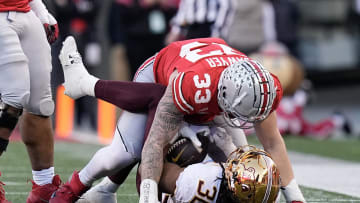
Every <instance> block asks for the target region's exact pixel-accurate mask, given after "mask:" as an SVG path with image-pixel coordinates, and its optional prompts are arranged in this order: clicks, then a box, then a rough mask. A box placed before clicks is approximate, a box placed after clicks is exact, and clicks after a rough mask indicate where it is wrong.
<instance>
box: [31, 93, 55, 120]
mask: <svg viewBox="0 0 360 203" xmlns="http://www.w3.org/2000/svg"><path fill="white" fill-rule="evenodd" d="M25 108H26V110H27V111H28V112H30V113H31V114H35V115H40V116H45V117H48V116H51V115H52V114H53V113H54V109H55V104H54V101H53V100H52V98H51V97H46V98H44V99H42V100H40V101H36V102H35V101H30V102H29V103H28V104H27V105H26V107H25Z"/></svg>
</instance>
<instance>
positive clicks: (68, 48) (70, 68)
mask: <svg viewBox="0 0 360 203" xmlns="http://www.w3.org/2000/svg"><path fill="white" fill-rule="evenodd" d="M210 42H211V44H212V46H211V45H210V44H208V43H210ZM197 43H200V44H202V45H204V46H201V48H204V47H205V48H207V46H209V49H210V50H212V49H214V50H213V51H211V52H210V53H211V54H213V55H210V56H214V58H215V59H212V58H209V60H210V59H211V60H216V57H224V58H225V59H222V60H223V63H224V64H223V63H221V64H223V65H219V67H223V68H226V67H227V66H229V64H231V63H232V62H231V61H228V62H227V61H226V59H227V60H230V59H231V58H232V57H234V60H235V61H233V63H234V66H229V67H228V69H225V70H229V71H232V73H233V74H236V73H238V72H237V71H240V70H242V71H246V70H247V68H250V67H252V66H256V67H257V66H260V65H259V64H258V63H256V62H254V61H252V60H249V61H248V59H247V57H246V56H245V55H242V54H241V53H240V52H238V51H236V50H233V49H231V48H230V47H228V46H227V45H226V44H225V43H224V42H223V41H222V40H220V39H215V38H204V39H195V40H189V41H182V42H178V43H173V44H172V45H170V46H168V47H167V48H165V49H163V50H162V51H161V52H160V54H159V55H157V56H156V57H159V58H160V59H161V60H159V61H156V60H155V65H153V61H152V60H151V58H150V60H148V61H147V62H145V63H144V66H143V67H141V68H140V69H139V70H140V71H139V75H137V78H136V81H137V80H138V79H141V80H140V81H142V80H144V81H142V82H154V80H153V79H151V78H153V77H154V76H153V71H152V68H160V67H158V66H156V64H157V63H160V64H161V63H162V60H165V59H166V54H170V53H171V52H170V51H173V52H172V54H173V56H167V57H174V58H176V57H178V55H177V54H179V52H178V51H180V50H179V49H180V48H181V47H183V48H186V47H188V46H195V45H196V48H198V49H199V50H197V52H198V51H200V52H201V51H202V50H201V48H199V47H198V45H197ZM205 45H207V46H205ZM217 49H223V51H224V52H225V53H223V52H220V51H218V52H216V50H217ZM208 51H209V50H208ZM197 52H196V53H197ZM165 53H166V54H165ZM205 53H207V52H205ZM226 53H227V54H226ZM164 54H165V55H164ZM188 54H189V58H187V57H186V58H185V59H179V62H180V61H182V60H185V61H183V62H184V63H185V64H186V63H189V62H188V61H190V62H191V60H192V58H191V57H190V56H191V54H190V53H188ZM185 56H186V55H185ZM196 56H197V55H196V54H195V58H196ZM200 56H202V55H200ZM206 56H207V55H206ZM229 57H230V58H229ZM236 58H238V62H236ZM240 58H244V59H245V60H244V61H242V60H240ZM60 59H61V61H62V64H63V68H64V71H65V72H64V73H65V79H66V80H65V81H66V83H65V89H67V90H66V92H65V93H66V94H67V95H69V96H71V97H73V98H78V97H80V96H83V95H92V96H94V95H95V92H94V87H95V85H96V84H100V83H97V82H98V79H97V78H95V77H93V76H91V75H88V73H87V72H86V71H85V69H84V67H83V64H82V62H81V58H80V56H79V53H77V51H76V44H75V41H74V40H73V38H68V39H67V40H66V41H65V42H64V46H63V49H62V53H61V55H60ZM200 59H201V57H200ZM219 60H220V59H219ZM165 61H172V60H165ZM208 63H209V66H211V64H213V63H211V61H210V62H209V61H208ZM243 63H244V64H243ZM247 63H250V64H252V66H251V65H249V64H247ZM205 64H207V63H205ZM205 64H204V68H205V67H206V65H205ZM226 64H227V65H226ZM240 64H243V66H244V68H242V69H241V67H239V66H240ZM167 67H171V65H165V67H164V68H167ZM148 70H150V71H149V72H147V71H148ZM171 70H172V69H171V68H170V73H171ZM180 70H181V69H180ZM214 70H216V69H214ZM218 70H219V71H220V72H218V73H221V71H222V69H221V68H219V69H218ZM159 71H160V70H159ZM259 71H260V72H261V73H262V71H264V72H265V73H263V74H268V75H267V76H266V77H265V75H264V76H263V77H264V78H263V79H264V80H266V79H265V78H267V79H268V80H269V81H268V82H269V87H267V88H269V89H270V90H269V91H270V93H268V94H272V96H270V95H268V97H267V98H268V99H265V101H266V102H264V104H263V105H265V106H266V108H265V107H264V108H263V110H261V111H260V107H259V109H258V110H255V109H252V108H251V107H248V108H246V110H244V112H242V113H244V114H245V115H249V114H250V115H253V113H255V114H257V113H256V112H258V113H259V112H260V115H258V116H255V115H253V116H249V117H246V116H245V117H244V118H243V119H244V121H245V122H250V123H252V122H255V120H256V121H259V122H256V124H255V128H256V129H257V133H258V134H257V135H258V136H259V137H260V138H261V139H260V140H262V139H264V140H262V141H263V142H262V143H263V145H264V147H265V148H267V146H268V145H269V144H270V143H271V142H270V141H272V142H278V141H280V140H278V139H279V138H281V137H279V136H278V135H279V133H278V131H276V129H277V128H276V120H274V119H275V117H274V116H275V115H274V114H270V112H271V111H272V110H273V109H275V108H276V105H277V101H278V100H275V96H278V95H277V93H276V92H279V95H280V97H281V93H280V92H281V87H280V86H277V85H279V83H278V81H277V80H276V77H274V79H273V80H272V77H273V76H270V75H269V73H268V72H266V71H265V70H264V69H262V68H261V70H259ZM224 72H225V73H224V74H225V75H224V76H221V78H222V82H224V83H221V84H222V85H225V86H228V88H227V89H226V90H225V88H223V89H221V87H222V86H221V85H220V90H219V91H224V92H221V93H219V95H220V96H219V105H220V106H221V108H223V109H226V112H232V115H237V116H240V117H241V115H242V113H240V112H241V110H240V109H238V111H239V112H236V111H235V110H231V108H232V107H230V106H229V104H225V103H226V102H227V100H226V99H225V100H224V98H222V97H226V98H228V97H232V96H234V95H232V93H231V90H234V89H232V88H235V89H236V87H233V86H232V84H233V82H234V81H228V80H232V79H231V78H230V77H228V74H230V73H229V72H228V71H224ZM146 73H147V74H146ZM214 73H216V72H214ZM214 73H211V72H209V74H214ZM182 74H184V73H182ZM244 74H245V75H246V74H249V73H244ZM167 75H168V76H169V75H170V74H167ZM190 75H191V74H190ZM250 75H251V74H250ZM160 76H161V75H160ZM205 76H206V74H205ZM216 76H217V75H215V76H214V77H215V80H216ZM209 77H210V76H209ZM254 77H255V76H254ZM67 78H68V80H67ZM195 78H196V77H195ZM178 79H179V77H178ZM209 79H210V78H208V79H206V81H207V82H205V81H204V80H201V83H200V81H197V80H198V79H194V80H195V81H196V82H195V85H197V82H198V83H199V85H201V84H202V83H204V82H205V84H208V85H209V86H210V81H208V80H209ZM235 79H236V80H237V79H238V78H237V77H235ZM162 80H166V78H165V79H164V78H162ZM274 80H275V82H274ZM75 81H76V82H75ZM191 81H193V79H191ZM237 81H241V74H240V75H239V80H237ZM248 81H251V80H248ZM164 83H165V84H166V82H162V83H160V84H164ZM215 83H217V82H216V81H215ZM176 84H177V85H179V84H178V83H176ZM180 84H181V83H180ZM189 84H192V82H189ZM209 86H206V87H209ZM255 86H257V85H256V84H255ZM275 86H276V87H277V88H275ZM199 87H200V86H199ZM249 87H253V85H249ZM209 88H210V87H209ZM168 89H169V88H168ZM170 89H172V88H171V87H170ZM185 89H186V90H188V89H187V88H185ZM191 89H192V88H191ZM191 89H190V90H191ZM215 89H216V90H217V85H216V88H214V91H216V90H215ZM176 90H177V88H176ZM195 90H196V88H195ZM228 91H230V92H228ZM205 92H207V91H205ZM168 94H169V92H168ZM182 94H185V95H186V94H190V99H191V98H192V97H191V95H192V93H182ZM244 94H245V93H244ZM165 95H166V93H165ZM113 96H115V95H113ZM199 96H200V95H198V96H195V103H194V101H191V100H190V101H188V102H190V103H191V104H192V105H198V106H197V107H196V108H197V110H195V112H194V113H193V114H190V117H188V119H192V121H193V122H194V121H195V120H194V119H196V121H198V122H199V121H200V122H201V121H211V120H212V119H213V117H214V116H215V115H216V114H217V113H216V112H220V111H221V110H220V109H217V108H218V107H217V104H218V103H217V98H216V97H214V99H213V100H211V101H216V102H215V103H213V104H214V105H215V104H216V106H214V107H213V108H208V109H207V108H205V111H210V112H209V114H205V115H206V116H205V117H201V116H200V115H197V114H196V111H198V110H201V109H204V107H206V105H208V104H207V103H208V102H209V101H210V98H209V93H207V95H205V96H202V97H199ZM244 96H246V94H245V95H244ZM164 97H166V96H164ZM164 97H163V98H164ZM167 97H169V98H171V101H170V100H169V102H172V97H170V96H169V95H168V96H167ZM198 97H199V98H198ZM249 98H251V96H249ZM276 98H278V97H276ZM179 99H180V100H179ZM278 99H280V98H278ZM181 100H182V99H181V98H176V101H177V102H178V101H181ZM199 101H202V102H199ZM236 101H237V100H236ZM250 101H251V102H250V103H252V102H253V100H251V99H250ZM174 102H175V101H174ZM182 102H185V101H182ZM196 102H198V103H200V104H201V103H205V104H204V105H203V107H201V105H199V104H196ZM160 103H161V102H160ZM239 103H240V100H239V101H238V102H237V103H236V104H239ZM242 104H243V105H245V104H247V102H245V101H242ZM172 105H175V104H172ZM178 105H181V106H182V107H183V104H181V103H178ZM249 105H250V104H249ZM258 105H259V104H258ZM273 105H274V106H275V107H274V106H273ZM226 106H228V107H229V108H230V109H227V107H226ZM234 106H236V105H234ZM251 106H253V105H251ZM255 106H256V105H255ZM174 107H175V106H174ZM158 108H159V107H158ZM179 108H180V107H179ZM188 108H190V107H188ZM174 111H175V109H174ZM184 111H185V112H187V111H189V110H187V109H185V110H184ZM249 111H250V112H249ZM167 113H168V112H167ZM179 114H180V112H179ZM268 114H270V117H269V118H268V119H265V118H266V116H267V115H268ZM271 115H272V116H271ZM137 116H139V115H137ZM196 116H200V117H196ZM149 117H150V116H149ZM123 118H124V117H121V119H123ZM181 118H182V117H181ZM186 118H187V117H186ZM121 119H120V121H119V126H118V129H120V131H119V130H117V131H116V132H117V133H116V134H115V139H118V140H119V139H120V138H118V137H121V138H122V139H123V140H125V143H128V144H125V143H124V144H123V146H122V147H117V148H116V151H119V152H121V153H125V151H127V150H131V151H132V150H133V148H134V147H135V146H137V145H139V143H137V142H134V139H135V138H136V137H137V135H135V134H134V135H133V136H131V139H132V142H129V141H127V139H128V136H129V134H125V133H121V134H120V132H128V131H126V126H127V127H129V125H125V124H126V123H127V122H129V121H131V123H132V128H131V129H133V125H134V123H135V122H140V121H141V117H140V118H136V117H135V116H132V117H131V119H130V120H129V118H127V119H126V120H123V121H122V120H121ZM155 119H156V117H155ZM199 119H201V120H199ZM246 119H250V120H246ZM263 119H265V120H264V121H262V122H260V121H261V120H263ZM180 120H182V119H180ZM189 121H191V120H189ZM266 121H267V122H266ZM141 122H143V124H142V125H141V126H144V125H145V120H144V121H141ZM229 122H232V121H229ZM235 124H238V125H239V124H240V123H236V122H235V123H234V125H235ZM123 125H124V126H123ZM152 126H154V125H152ZM155 126H157V125H155ZM175 126H176V125H175ZM124 128H125V131H123V130H121V129H124ZM142 128H143V127H142ZM142 128H136V129H137V130H138V131H139V130H141V129H142ZM266 128H268V129H267V130H265V129H266ZM138 131H137V133H139V132H138ZM265 131H266V136H269V135H271V136H270V137H272V139H273V140H267V139H266V138H265V137H262V136H265ZM153 133H154V132H153ZM117 134H118V135H117ZM140 134H142V133H139V135H138V136H140V138H138V139H140V140H142V139H144V138H143V134H142V135H140ZM156 134H160V135H161V136H160V137H159V138H155V137H154V138H153V139H156V140H157V141H160V140H161V139H164V137H162V136H164V135H162V134H161V133H159V132H158V133H156ZM149 136H151V130H150V135H149ZM153 136H155V134H154V135H153ZM171 137H172V136H171ZM129 138H130V137H129ZM265 140H266V142H269V143H266V142H265ZM119 142H120V140H119ZM123 142H124V141H121V142H120V143H123ZM147 142H148V140H147ZM147 142H146V143H147ZM113 143H114V142H113ZM140 143H142V142H140ZM146 143H145V145H146ZM281 143H282V142H281ZM117 144H118V143H114V145H117ZM273 144H274V145H276V144H275V143H273ZM278 144H279V143H278ZM127 146H128V147H127ZM154 146H156V144H155V143H154ZM281 146H283V145H281V144H280V145H279V146H277V147H280V148H281V149H271V150H270V151H271V152H272V153H274V154H276V155H277V156H279V157H277V158H278V160H282V161H281V162H279V167H280V168H283V180H284V182H283V184H284V186H286V185H287V184H289V183H290V182H291V183H293V182H294V179H293V175H292V172H291V168H290V166H289V165H290V163H289V162H288V160H287V157H286V150H285V152H284V151H283V148H282V147H281ZM129 147H130V148H129ZM113 148H114V147H113ZM121 148H123V149H121ZM114 149H115V148H114ZM114 149H113V150H112V151H111V154H113V155H115V154H114ZM139 149H141V146H140V148H139ZM109 150H110V148H108V149H107V151H109ZM122 151H123V152H122ZM145 151H146V150H145ZM145 151H143V153H145ZM161 151H162V149H161ZM105 153H106V151H105V150H102V151H99V152H98V153H97V154H96V155H95V156H94V157H93V159H92V160H91V161H90V163H89V164H88V165H87V166H86V167H85V168H84V169H83V170H82V171H80V173H79V174H78V173H77V172H74V174H73V177H72V179H71V181H70V182H68V183H66V184H65V186H64V187H61V188H60V190H58V191H57V192H56V193H55V196H54V197H55V198H54V199H52V200H51V201H52V202H61V201H64V200H65V199H69V200H71V201H74V200H75V199H76V198H77V196H78V195H80V194H82V193H83V192H84V191H86V190H87V189H88V187H89V186H90V185H91V183H92V182H93V181H94V180H95V179H96V178H99V177H100V175H101V174H105V173H109V172H111V170H112V171H114V169H110V168H104V166H105V163H104V164H99V161H101V162H103V161H105V162H108V161H109V160H105V159H104V156H106V157H107V159H108V158H109V156H108V155H105ZM145 154H146V153H145ZM125 155H126V156H125ZM115 156H116V157H117V158H116V159H117V161H116V162H117V163H116V162H114V161H111V162H110V163H111V165H109V164H106V165H109V166H111V167H114V166H115V165H117V168H118V169H119V168H120V167H124V166H123V164H126V162H128V163H127V165H128V166H129V163H131V162H133V163H134V162H136V159H134V158H132V157H133V156H134V155H131V154H130V153H128V152H127V153H125V154H124V155H115ZM119 157H122V158H123V160H122V161H121V162H122V163H120V161H119ZM147 158H151V159H152V160H154V159H155V158H154V157H152V156H147V157H144V156H142V159H145V160H146V159H147ZM156 159H157V158H156ZM159 159H160V160H158V161H161V157H160V158H159ZM145 163H146V162H145ZM147 163H148V162H147ZM142 164H144V162H142ZM148 164H149V163H148ZM156 164H158V165H157V167H159V165H160V166H161V165H162V164H161V163H160V162H159V163H156ZM144 165H145V164H144ZM144 165H143V166H144ZM160 170H161V169H160ZM143 174H144V173H142V175H143ZM149 181H150V180H149ZM142 185H143V184H142ZM296 187H297V185H296ZM152 188H154V185H153V186H152ZM156 188H157V186H156ZM140 191H141V190H140ZM299 192H300V191H299ZM156 196H157V195H156ZM140 197H141V196H140ZM140 199H141V198H140Z"/></svg>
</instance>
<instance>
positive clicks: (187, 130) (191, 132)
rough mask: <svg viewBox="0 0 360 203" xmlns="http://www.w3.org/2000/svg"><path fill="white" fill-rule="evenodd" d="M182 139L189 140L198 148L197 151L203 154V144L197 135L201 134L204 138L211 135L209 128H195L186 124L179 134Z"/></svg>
mask: <svg viewBox="0 0 360 203" xmlns="http://www.w3.org/2000/svg"><path fill="white" fill-rule="evenodd" d="M178 134H179V135H181V136H182V137H186V138H189V139H190V140H191V142H192V144H193V145H194V147H195V148H196V150H197V151H198V152H199V153H201V152H202V150H203V149H202V144H201V141H200V140H199V138H198V137H197V134H201V135H202V136H209V135H210V129H209V128H208V127H207V126H195V125H191V126H189V125H188V124H184V125H183V126H182V127H181V129H180V131H179V133H178Z"/></svg>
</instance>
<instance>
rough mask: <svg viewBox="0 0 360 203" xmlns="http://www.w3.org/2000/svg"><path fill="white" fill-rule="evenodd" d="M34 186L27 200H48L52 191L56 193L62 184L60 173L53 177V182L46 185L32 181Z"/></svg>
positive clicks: (29, 202)
mask: <svg viewBox="0 0 360 203" xmlns="http://www.w3.org/2000/svg"><path fill="white" fill-rule="evenodd" d="M31 182H32V184H33V186H32V190H31V192H30V193H29V196H28V198H27V200H26V203H37V202H48V201H49V199H50V197H51V195H52V193H54V192H55V191H56V190H57V189H59V186H60V184H61V179H60V176H59V175H55V176H54V177H53V180H52V183H50V184H46V185H41V186H40V185H37V184H36V183H35V182H34V181H31Z"/></svg>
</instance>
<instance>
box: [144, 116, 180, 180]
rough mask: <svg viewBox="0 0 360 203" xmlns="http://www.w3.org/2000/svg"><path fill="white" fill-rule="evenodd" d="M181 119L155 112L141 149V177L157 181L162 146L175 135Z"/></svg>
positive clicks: (159, 174) (160, 164) (161, 160)
mask: <svg viewBox="0 0 360 203" xmlns="http://www.w3.org/2000/svg"><path fill="white" fill-rule="evenodd" d="M181 121H182V119H181V118H180V119H179V118H178V116H173V115H171V114H170V113H168V112H160V113H159V112H156V114H155V119H154V122H153V125H152V127H151V129H150V133H149V136H148V139H147V140H146V142H145V145H144V148H143V151H142V158H141V163H142V168H141V177H142V179H153V180H155V181H156V182H159V180H160V176H161V171H162V166H163V148H164V147H165V145H166V144H167V143H168V141H169V140H170V139H171V138H172V137H173V136H175V134H176V132H177V131H178V130H179V128H180V124H181Z"/></svg>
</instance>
